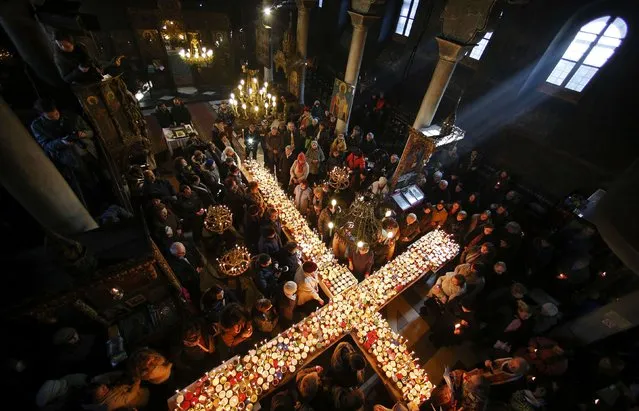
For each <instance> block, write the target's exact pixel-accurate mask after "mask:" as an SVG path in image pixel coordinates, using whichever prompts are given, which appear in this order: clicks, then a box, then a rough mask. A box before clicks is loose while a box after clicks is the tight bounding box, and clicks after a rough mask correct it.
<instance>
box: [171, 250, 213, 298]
mask: <svg viewBox="0 0 639 411" xmlns="http://www.w3.org/2000/svg"><path fill="white" fill-rule="evenodd" d="M169 251H170V255H169V258H168V263H169V265H170V266H171V268H172V269H173V272H174V273H175V275H176V276H177V277H178V279H179V280H180V283H181V284H182V286H183V287H184V288H186V290H187V291H188V293H189V296H190V298H191V302H192V303H193V304H194V305H195V306H196V307H199V305H200V296H201V290H200V273H201V272H202V271H203V270H204V268H203V267H202V262H201V260H200V257H199V255H198V253H197V251H196V250H192V251H193V252H188V253H187V249H186V247H185V246H184V244H183V243H180V242H176V243H173V244H171V247H170V248H169Z"/></svg>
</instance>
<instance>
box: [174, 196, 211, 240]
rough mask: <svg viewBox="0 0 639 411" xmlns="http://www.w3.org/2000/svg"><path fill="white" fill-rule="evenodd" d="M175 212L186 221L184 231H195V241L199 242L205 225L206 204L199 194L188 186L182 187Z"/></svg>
mask: <svg viewBox="0 0 639 411" xmlns="http://www.w3.org/2000/svg"><path fill="white" fill-rule="evenodd" d="M175 212H176V213H177V214H178V215H179V216H180V217H182V219H183V220H184V229H185V230H192V231H193V239H194V240H195V241H199V240H200V238H201V237H202V226H203V224H204V214H205V213H206V210H205V209H204V204H202V200H200V197H198V195H197V194H195V193H194V192H193V190H191V187H189V186H187V185H186V184H182V185H180V192H179V193H178V198H177V201H176V202H175Z"/></svg>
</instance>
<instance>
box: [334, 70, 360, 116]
mask: <svg viewBox="0 0 639 411" xmlns="http://www.w3.org/2000/svg"><path fill="white" fill-rule="evenodd" d="M354 94H355V87H353V86H351V85H350V84H347V83H344V82H343V81H342V80H340V79H338V78H336V79H335V83H334V84H333V96H332V97H331V106H330V112H331V114H333V115H334V116H335V117H337V119H339V120H342V121H348V115H349V113H350V112H351V105H352V104H353V95H354Z"/></svg>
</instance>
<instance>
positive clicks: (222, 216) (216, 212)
mask: <svg viewBox="0 0 639 411" xmlns="http://www.w3.org/2000/svg"><path fill="white" fill-rule="evenodd" d="M232 224H233V213H231V210H230V209H229V208H228V207H227V206H225V205H216V206H209V209H208V210H207V212H206V218H205V219H204V227H206V229H207V230H209V231H212V232H214V233H218V234H222V233H223V232H225V231H226V230H228V229H229V227H231V225H232Z"/></svg>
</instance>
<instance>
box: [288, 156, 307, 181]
mask: <svg viewBox="0 0 639 411" xmlns="http://www.w3.org/2000/svg"><path fill="white" fill-rule="evenodd" d="M309 172H310V166H309V165H308V162H307V161H306V155H305V154H304V153H299V154H298V155H297V160H295V161H293V165H292V166H291V171H290V175H291V178H290V180H289V185H296V184H299V182H300V181H302V180H306V179H307V178H308V173H309Z"/></svg>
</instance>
